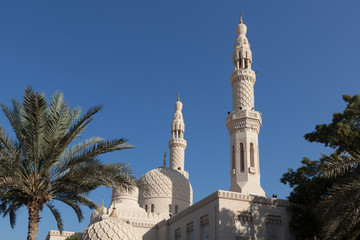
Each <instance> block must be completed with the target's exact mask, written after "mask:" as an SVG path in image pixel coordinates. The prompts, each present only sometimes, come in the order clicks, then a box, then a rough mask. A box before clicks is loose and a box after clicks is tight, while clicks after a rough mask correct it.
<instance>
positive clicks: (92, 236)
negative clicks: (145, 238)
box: [81, 217, 141, 240]
mask: <svg viewBox="0 0 360 240" xmlns="http://www.w3.org/2000/svg"><path fill="white" fill-rule="evenodd" d="M81 239H83V240H101V239H108V240H118V239H122V240H140V239H141V238H140V237H139V236H138V235H137V234H136V232H135V231H134V228H133V227H132V226H131V225H130V224H127V223H124V222H122V221H121V219H119V218H114V217H108V218H106V219H103V221H100V222H96V223H94V224H90V225H89V226H88V227H87V228H86V229H85V230H84V232H83V234H82V237H81Z"/></svg>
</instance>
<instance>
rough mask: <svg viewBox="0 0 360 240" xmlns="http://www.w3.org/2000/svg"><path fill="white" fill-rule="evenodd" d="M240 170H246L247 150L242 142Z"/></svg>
mask: <svg viewBox="0 0 360 240" xmlns="http://www.w3.org/2000/svg"><path fill="white" fill-rule="evenodd" d="M240 171H241V172H244V171H245V152H244V144H243V143H240Z"/></svg>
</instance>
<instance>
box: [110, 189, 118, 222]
mask: <svg viewBox="0 0 360 240" xmlns="http://www.w3.org/2000/svg"><path fill="white" fill-rule="evenodd" d="M112 203H113V204H114V207H113V210H112V212H111V214H110V217H115V218H117V217H118V215H117V213H116V207H115V194H113V196H112Z"/></svg>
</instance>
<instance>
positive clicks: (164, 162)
mask: <svg viewBox="0 0 360 240" xmlns="http://www.w3.org/2000/svg"><path fill="white" fill-rule="evenodd" d="M165 167H166V152H165V153H164V168H165Z"/></svg>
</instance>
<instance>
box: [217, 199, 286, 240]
mask: <svg viewBox="0 0 360 240" xmlns="http://www.w3.org/2000/svg"><path fill="white" fill-rule="evenodd" d="M272 212H276V206H273V205H262V204H257V203H250V206H249V207H248V208H243V209H241V208H240V206H239V210H236V211H233V210H231V209H227V208H222V209H221V211H220V213H219V233H218V239H229V238H231V239H236V240H250V239H268V240H271V239H283V237H284V235H283V226H282V225H281V224H282V223H281V218H280V219H279V220H277V219H276V217H277V216H276V215H273V214H271V213H272ZM273 218H275V220H273ZM269 219H270V220H269ZM269 221H270V222H269ZM234 236H235V238H234Z"/></svg>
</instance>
